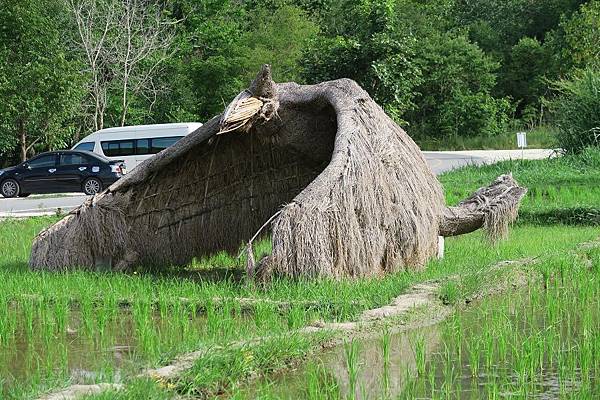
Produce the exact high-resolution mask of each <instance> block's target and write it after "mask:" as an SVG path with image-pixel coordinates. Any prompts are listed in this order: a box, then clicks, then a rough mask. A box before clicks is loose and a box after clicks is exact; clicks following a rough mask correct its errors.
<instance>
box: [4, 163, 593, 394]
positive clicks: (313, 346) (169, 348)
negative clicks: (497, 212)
mask: <svg viewBox="0 0 600 400" xmlns="http://www.w3.org/2000/svg"><path fill="white" fill-rule="evenodd" d="M599 160H600V157H598V153H593V152H589V153H587V154H586V155H585V156H584V157H582V158H579V159H575V158H564V159H558V160H548V161H537V162H519V163H512V164H511V163H503V164H501V165H499V166H488V167H483V168H479V169H478V168H467V169H464V170H460V171H456V172H452V173H449V174H446V175H444V176H442V177H441V180H442V182H443V183H444V186H445V188H446V193H447V198H448V200H449V201H450V202H455V201H457V200H458V199H460V198H464V197H466V195H467V194H469V193H470V192H471V191H472V190H474V189H476V188H477V187H479V186H482V185H484V184H488V183H489V181H490V180H491V179H492V178H493V177H495V176H497V175H498V174H499V173H502V172H507V171H508V170H512V171H513V174H514V175H515V177H516V178H517V179H518V180H519V182H521V183H522V184H524V185H525V186H530V187H531V190H530V192H529V194H528V197H527V198H526V199H525V201H524V205H523V215H524V219H525V221H524V222H521V223H519V224H518V225H517V226H516V227H514V229H513V230H512V232H511V236H510V239H509V240H507V241H505V242H503V243H501V244H500V245H498V246H497V247H490V246H489V245H488V244H487V243H486V242H485V240H483V237H482V235H481V234H479V233H475V234H470V235H465V236H461V237H456V238H450V239H448V240H447V242H446V257H445V258H444V259H443V260H435V261H432V262H430V263H429V264H428V265H427V268H425V269H424V270H423V271H420V272H405V273H398V274H394V275H390V276H386V277H384V278H372V279H365V280H359V281H351V280H342V281H331V280H320V281H310V282H309V281H290V280H285V279H280V280H276V281H274V282H272V283H270V284H269V285H267V286H254V285H249V284H247V283H246V282H244V281H243V280H241V279H240V277H241V274H242V266H243V265H244V264H243V260H235V259H234V258H232V257H230V256H228V255H226V254H219V255H216V256H214V257H212V258H207V259H198V260H194V262H192V263H190V265H188V266H187V268H185V269H177V270H176V269H170V270H169V269H167V271H166V272H164V271H163V272H153V271H144V270H139V271H137V272H136V273H132V274H112V273H100V272H98V273H91V272H81V271H71V272H64V273H45V272H31V271H29V270H28V269H27V258H28V253H29V248H30V243H31V240H32V238H33V236H34V235H35V233H36V232H38V231H39V230H40V229H42V228H43V227H45V226H47V225H49V224H50V223H52V222H53V221H54V219H53V218H34V219H28V220H20V221H3V222H0V376H1V377H2V380H1V381H0V382H1V383H0V385H1V387H2V389H1V391H2V393H4V396H5V397H8V398H27V397H32V396H34V394H35V393H40V392H43V391H47V390H49V388H51V387H60V386H65V385H67V384H70V383H90V382H125V383H127V385H126V389H125V390H124V391H123V392H121V393H120V394H119V395H118V396H119V398H131V399H134V398H161V399H162V398H169V397H170V396H172V395H174V394H176V393H191V394H194V395H197V396H204V397H211V396H213V395H215V394H222V395H223V396H224V397H227V396H229V395H234V394H235V395H240V396H241V394H236V392H237V390H238V388H239V387H240V385H243V384H244V383H245V382H247V381H248V379H250V378H253V379H255V378H257V377H260V376H268V375H270V374H271V372H273V371H275V370H279V369H281V368H283V367H285V366H286V365H289V364H290V363H297V362H298V361H299V360H302V359H303V358H305V357H308V356H309V355H310V354H312V352H314V351H315V350H317V349H318V348H319V342H320V341H321V340H325V338H319V337H317V338H309V337H305V336H302V335H298V334H297V333H295V331H296V330H297V329H298V328H300V327H302V326H305V325H307V324H309V323H311V322H314V321H317V320H320V321H351V320H353V319H355V318H356V317H357V316H358V315H359V314H360V313H361V312H362V311H364V310H366V309H370V308H373V307H377V306H381V305H384V304H387V303H389V302H390V301H391V300H392V299H393V298H394V297H395V296H397V295H398V294H400V293H402V292H403V291H404V290H406V289H407V288H408V287H410V286H411V285H413V284H415V283H418V282H423V281H426V280H432V279H436V280H440V281H443V280H445V279H447V278H448V277H449V276H456V275H466V274H471V275H472V274H473V273H474V272H476V273H478V274H481V275H479V276H482V277H484V276H485V273H486V271H487V269H488V268H490V266H492V265H493V264H494V263H496V262H497V261H500V260H506V259H517V258H523V257H551V256H552V257H560V256H561V255H564V254H566V253H568V252H569V251H570V250H572V249H573V248H575V246H576V245H577V243H580V242H584V241H588V240H591V239H594V238H595V237H597V236H598V228H597V226H595V225H594V224H593V219H591V220H592V222H590V218H581V219H573V218H570V219H564V220H563V219H560V223H559V224H556V221H553V220H551V219H548V218H545V217H542V216H543V215H544V214H543V213H550V214H552V213H553V212H554V211H559V210H571V211H573V210H577V209H586V210H590V209H594V207H597V205H598V204H600V192H599V191H598V189H597V188H598V186H599V185H598V183H599V182H600V172H599V168H598V166H599V164H600V161H599ZM576 185H579V186H576ZM576 187H577V188H580V189H578V190H575V188H576ZM543 193H548V194H543ZM573 212H575V211H573ZM268 246H269V243H268V242H263V243H260V244H259V245H258V249H257V251H258V252H264V251H266V249H267V248H268ZM478 284H479V283H478V281H477V280H473V281H472V282H471V285H472V287H471V289H472V290H476V287H477V285H478ZM455 290H456V288H453V287H452V285H450V284H449V285H447V286H445V291H446V293H445V296H446V297H447V298H448V300H449V301H450V300H452V296H453V291H455ZM461 290H464V289H461ZM265 337H266V338H267V339H264V338H265ZM258 338H263V339H261V340H258ZM199 349H201V350H202V349H203V350H206V354H207V355H206V356H205V357H201V358H200V359H199V360H198V361H197V364H196V365H195V366H194V368H192V369H191V371H190V372H189V373H187V374H186V375H184V377H183V378H182V379H181V380H179V381H177V382H162V381H158V382H152V383H150V382H148V381H147V380H141V379H137V378H134V376H135V375H136V374H138V373H139V372H140V371H141V370H142V369H143V368H145V367H149V366H159V365H163V364H165V363H167V362H169V360H171V359H173V358H174V357H175V356H176V355H177V354H180V353H182V352H186V351H192V350H199ZM103 396H104V397H103V398H116V397H115V396H117V395H115V394H114V393H111V394H105V395H103ZM107 396H108V397H107ZM101 398H102V396H101Z"/></svg>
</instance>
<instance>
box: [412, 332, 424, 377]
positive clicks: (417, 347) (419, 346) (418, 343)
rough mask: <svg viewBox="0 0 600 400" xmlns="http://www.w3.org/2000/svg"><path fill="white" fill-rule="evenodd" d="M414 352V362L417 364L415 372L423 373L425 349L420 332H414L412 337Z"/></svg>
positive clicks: (422, 374)
mask: <svg viewBox="0 0 600 400" xmlns="http://www.w3.org/2000/svg"><path fill="white" fill-rule="evenodd" d="M413 347H414V354H415V363H416V366H417V374H418V375H421V376H424V375H425V361H426V357H427V354H426V349H425V337H424V336H423V335H422V334H416V335H415V338H414V344H413Z"/></svg>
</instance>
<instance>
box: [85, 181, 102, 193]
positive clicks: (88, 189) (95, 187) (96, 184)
mask: <svg viewBox="0 0 600 400" xmlns="http://www.w3.org/2000/svg"><path fill="white" fill-rule="evenodd" d="M101 191H102V182H100V180H98V179H97V178H90V179H87V180H86V181H85V182H83V192H84V193H85V194H87V195H92V194H96V193H100V192H101Z"/></svg>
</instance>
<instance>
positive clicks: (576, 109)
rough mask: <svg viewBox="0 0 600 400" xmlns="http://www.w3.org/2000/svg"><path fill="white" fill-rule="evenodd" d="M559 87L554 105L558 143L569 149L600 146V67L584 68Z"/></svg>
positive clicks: (558, 84)
mask: <svg viewBox="0 0 600 400" xmlns="http://www.w3.org/2000/svg"><path fill="white" fill-rule="evenodd" d="M556 89H557V90H558V92H559V95H558V96H557V97H556V98H555V99H554V100H553V101H552V102H551V109H552V111H553V112H554V118H555V121H556V125H557V126H558V133H557V141H558V144H559V146H561V147H562V148H563V149H564V150H565V151H566V152H569V153H580V152H581V151H582V150H584V149H585V148H586V147H588V146H600V70H599V69H593V68H587V69H585V70H582V71H580V72H579V73H578V74H577V75H576V76H574V77H573V78H572V79H570V80H567V79H565V80H561V81H558V82H557V83H556Z"/></svg>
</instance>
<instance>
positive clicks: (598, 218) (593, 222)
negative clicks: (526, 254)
mask: <svg viewBox="0 0 600 400" xmlns="http://www.w3.org/2000/svg"><path fill="white" fill-rule="evenodd" d="M518 221H519V224H521V225H523V224H528V225H555V224H561V225H575V226H600V208H595V207H572V208H562V209H554V210H548V211H529V210H526V211H525V210H524V211H520V212H519V220H518Z"/></svg>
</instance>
